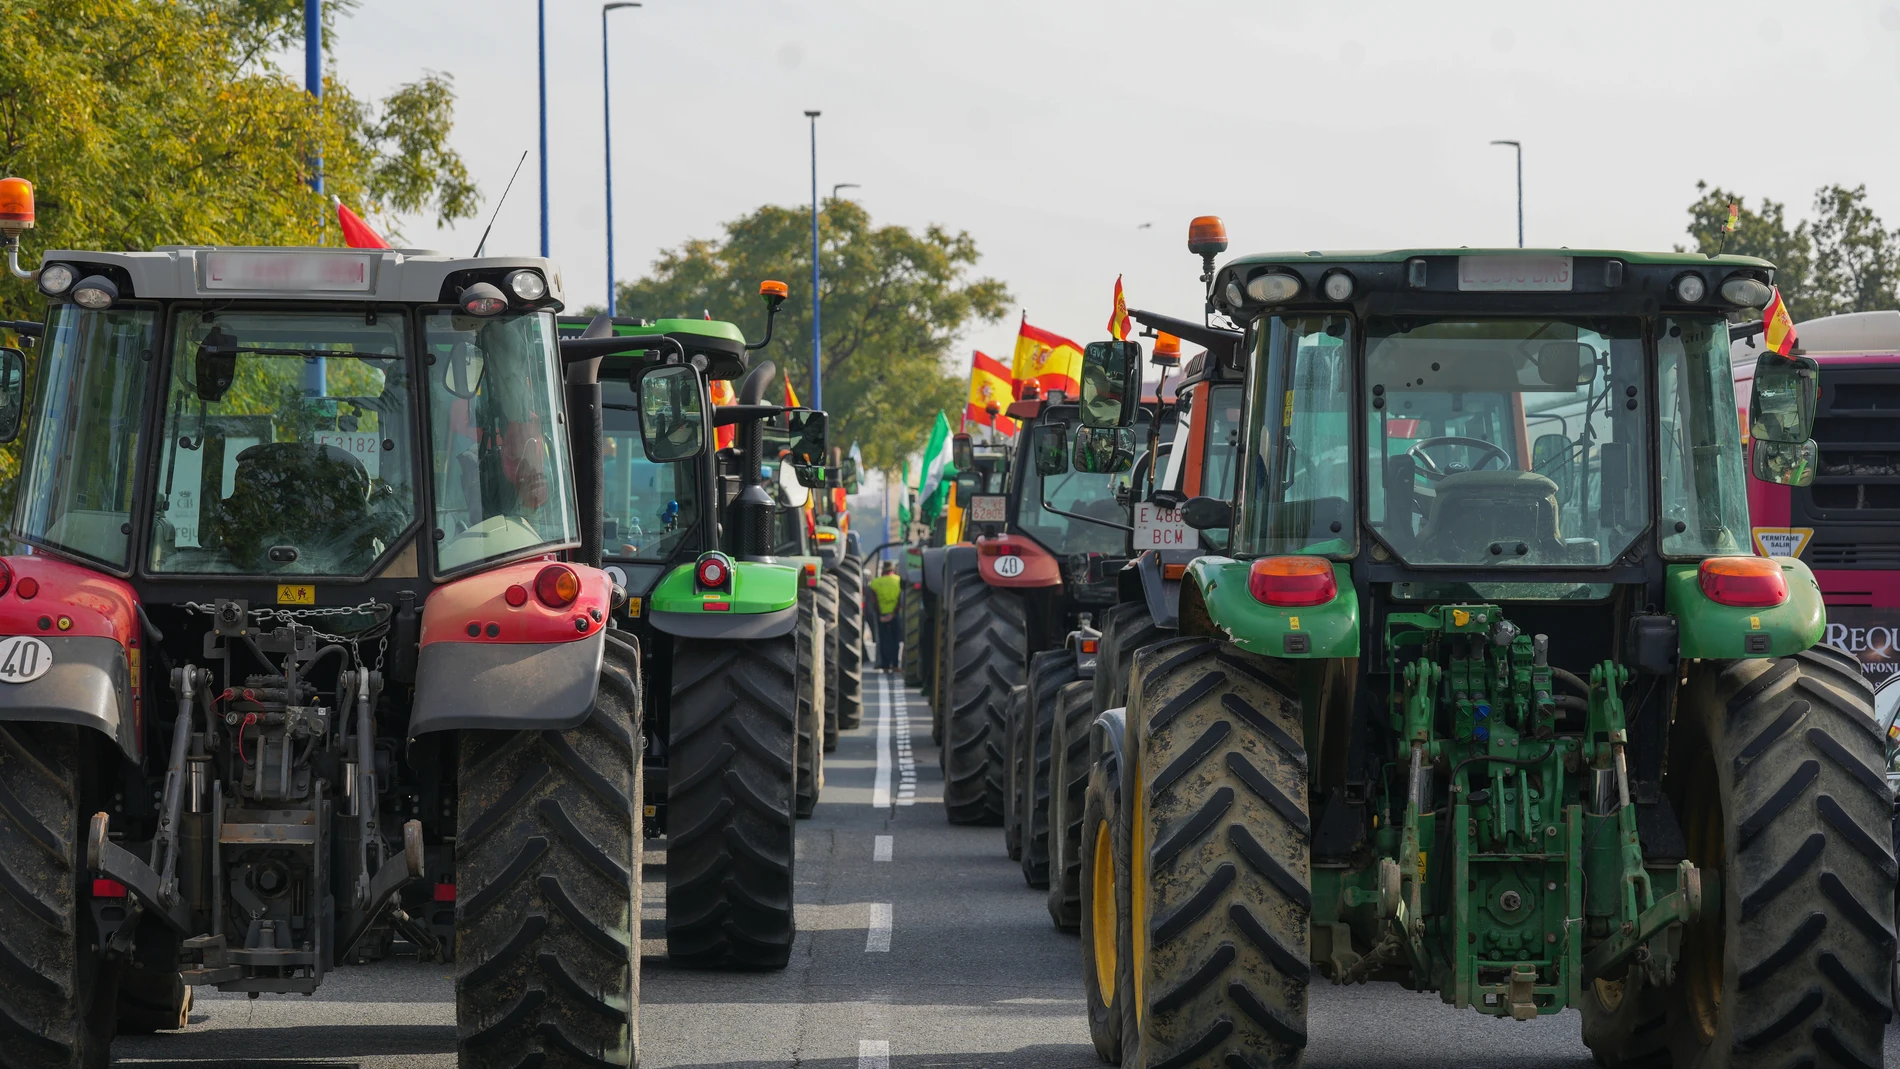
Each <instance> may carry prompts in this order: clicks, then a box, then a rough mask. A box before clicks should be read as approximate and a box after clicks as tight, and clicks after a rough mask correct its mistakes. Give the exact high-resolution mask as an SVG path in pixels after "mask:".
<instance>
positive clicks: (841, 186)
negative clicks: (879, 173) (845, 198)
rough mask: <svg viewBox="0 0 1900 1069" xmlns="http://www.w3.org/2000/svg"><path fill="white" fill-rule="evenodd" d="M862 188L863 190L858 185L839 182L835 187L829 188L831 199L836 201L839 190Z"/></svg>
mask: <svg viewBox="0 0 1900 1069" xmlns="http://www.w3.org/2000/svg"><path fill="white" fill-rule="evenodd" d="M863 188H864V187H863V186H861V185H858V184H857V183H856V182H839V183H838V184H837V185H835V186H832V187H831V199H832V200H837V199H838V191H839V190H841V189H863Z"/></svg>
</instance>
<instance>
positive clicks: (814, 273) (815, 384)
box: [805, 111, 825, 408]
mask: <svg viewBox="0 0 1900 1069" xmlns="http://www.w3.org/2000/svg"><path fill="white" fill-rule="evenodd" d="M805 116H806V118H809V119H810V120H811V407H813V408H823V407H825V378H824V372H823V368H822V365H821V363H820V361H821V360H822V358H823V355H824V350H823V348H822V347H821V346H820V344H819V340H818V338H819V334H818V112H815V111H808V112H806V113H805Z"/></svg>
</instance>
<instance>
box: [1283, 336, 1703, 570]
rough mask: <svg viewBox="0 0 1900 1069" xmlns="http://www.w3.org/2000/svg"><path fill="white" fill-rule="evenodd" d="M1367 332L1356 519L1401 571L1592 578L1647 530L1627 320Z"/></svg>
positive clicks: (1638, 356)
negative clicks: (1431, 568)
mask: <svg viewBox="0 0 1900 1069" xmlns="http://www.w3.org/2000/svg"><path fill="white" fill-rule="evenodd" d="M1366 335H1367V336H1366V347H1365V354H1366V355H1365V365H1364V366H1365V369H1366V374H1365V379H1364V382H1363V383H1361V384H1359V396H1360V397H1361V403H1362V404H1363V405H1364V406H1365V411H1366V415H1367V422H1366V448H1367V452H1368V454H1369V455H1368V458H1367V464H1366V472H1367V486H1366V494H1367V513H1368V518H1369V519H1370V521H1371V524H1372V527H1373V529H1374V530H1376V531H1378V532H1379V534H1380V535H1381V536H1382V537H1383V538H1384V539H1385V540H1386V542H1388V543H1389V544H1390V545H1391V546H1392V548H1393V549H1394V550H1395V551H1397V553H1398V554H1399V555H1400V556H1401V557H1403V558H1404V559H1405V560H1406V561H1408V562H1410V563H1412V564H1427V565H1480V566H1487V567H1511V566H1530V567H1551V566H1565V565H1569V566H1586V567H1587V566H1601V565H1606V564H1609V563H1611V562H1612V561H1614V560H1615V559H1616V558H1617V556H1618V555H1620V554H1621V553H1622V552H1623V551H1624V549H1626V548H1628V546H1629V545H1630V543H1631V542H1632V541H1634V540H1635V538H1636V536H1637V535H1638V534H1639V533H1640V532H1641V531H1642V530H1643V529H1644V528H1645V527H1646V526H1647V525H1648V523H1649V487H1648V477H1647V472H1648V471H1649V464H1648V463H1647V460H1646V449H1647V446H1646V442H1647V436H1646V434H1645V427H1646V426H1647V422H1648V419H1649V416H1648V413H1649V411H1650V409H1651V407H1652V399H1651V398H1650V397H1648V396H1647V391H1648V384H1647V376H1646V375H1645V374H1644V353H1643V337H1642V327H1641V324H1640V323H1639V322H1638V321H1637V320H1636V319H1633V318H1629V319H1587V320H1584V319H1578V320H1570V319H1482V320H1470V319H1389V318H1374V319H1371V320H1369V321H1368V324H1367V331H1366ZM1723 374H1724V375H1726V374H1727V369H1726V367H1724V369H1723ZM1725 381H1726V380H1725ZM1289 396H1290V395H1289ZM1288 403H1290V404H1291V403H1293V402H1291V401H1289V402H1288Z"/></svg>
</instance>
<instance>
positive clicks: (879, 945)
mask: <svg viewBox="0 0 1900 1069" xmlns="http://www.w3.org/2000/svg"><path fill="white" fill-rule="evenodd" d="M890 949H891V904H890V903H889V902H873V903H871V930H870V931H869V932H866V933H865V936H864V952H865V953H866V954H885V953H889V952H890Z"/></svg>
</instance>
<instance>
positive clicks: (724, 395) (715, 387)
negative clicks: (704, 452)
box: [707, 379, 739, 449]
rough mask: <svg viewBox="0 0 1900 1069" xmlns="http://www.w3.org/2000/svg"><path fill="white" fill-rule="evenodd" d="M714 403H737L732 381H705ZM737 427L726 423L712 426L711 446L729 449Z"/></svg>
mask: <svg viewBox="0 0 1900 1069" xmlns="http://www.w3.org/2000/svg"><path fill="white" fill-rule="evenodd" d="M707 387H708V389H709V390H710V391H711V393H712V403H713V404H715V405H733V404H738V403H739V398H738V395H736V394H734V393H733V392H732V383H731V382H730V381H729V380H727V379H714V380H712V381H711V382H710V383H707ZM738 431H739V428H738V427H737V426H735V425H733V424H730V423H728V424H727V425H725V426H724V427H715V428H713V448H714V449H731V448H732V443H733V442H734V441H735V440H736V438H735V436H736V435H737V433H738Z"/></svg>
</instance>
